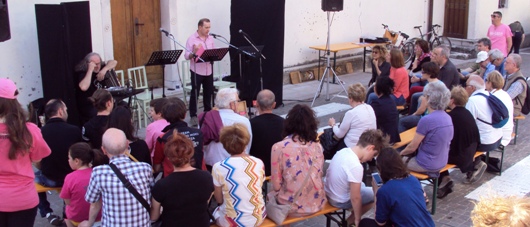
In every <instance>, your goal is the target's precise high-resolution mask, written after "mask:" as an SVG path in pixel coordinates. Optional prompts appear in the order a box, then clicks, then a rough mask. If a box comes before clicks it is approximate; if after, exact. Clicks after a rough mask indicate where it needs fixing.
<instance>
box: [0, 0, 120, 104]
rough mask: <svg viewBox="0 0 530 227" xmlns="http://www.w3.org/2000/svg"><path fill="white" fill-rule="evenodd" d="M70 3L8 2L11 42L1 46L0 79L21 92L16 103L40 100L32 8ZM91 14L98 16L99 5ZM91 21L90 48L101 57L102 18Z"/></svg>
mask: <svg viewBox="0 0 530 227" xmlns="http://www.w3.org/2000/svg"><path fill="white" fill-rule="evenodd" d="M72 1H75V0H9V1H8V7H9V8H8V10H9V23H10V27H11V39H10V40H8V41H5V42H0V53H1V54H0V77H6V78H9V79H11V80H13V81H14V82H15V83H16V84H17V87H18V89H19V91H20V95H19V96H18V100H19V102H21V103H22V104H23V105H26V104H28V103H29V102H31V101H33V100H35V99H37V98H41V97H42V96H43V94H42V83H41V82H42V80H41V71H40V60H39V45H38V39H37V24H36V20H35V4H59V3H61V2H72ZM90 12H91V13H92V14H95V15H98V14H101V4H100V3H99V2H97V1H90ZM91 19H92V20H91V23H92V36H93V37H92V46H93V48H94V50H95V51H100V52H101V53H103V51H102V50H103V49H104V48H103V38H102V22H101V17H100V16H92V17H91ZM98 37H99V38H98ZM111 41H112V39H111ZM111 50H112V48H111Z"/></svg>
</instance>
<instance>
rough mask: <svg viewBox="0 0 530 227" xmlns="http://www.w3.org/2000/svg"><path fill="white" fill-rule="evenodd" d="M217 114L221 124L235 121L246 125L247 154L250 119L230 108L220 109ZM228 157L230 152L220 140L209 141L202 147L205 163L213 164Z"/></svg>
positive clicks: (250, 143)
mask: <svg viewBox="0 0 530 227" xmlns="http://www.w3.org/2000/svg"><path fill="white" fill-rule="evenodd" d="M219 115H220V116H221V120H222V121H223V126H230V125H233V124H235V123H241V124H244V125H245V126H246V127H247V130H248V133H249V134H250V142H249V143H248V145H247V148H245V152H246V153H247V154H248V153H249V151H250V146H251V145H252V130H251V127H250V121H249V120H248V119H247V118H246V117H243V116H241V115H239V114H236V113H235V112H234V111H233V110H231V109H220V110H219ZM228 157H230V154H228V152H227V151H226V150H225V148H224V147H223V144H221V142H218V143H217V142H213V141H212V142H211V143H210V144H208V145H207V146H205V148H204V162H205V163H206V165H210V166H213V165H214V164H215V163H216V162H219V161H222V160H224V159H226V158H228Z"/></svg>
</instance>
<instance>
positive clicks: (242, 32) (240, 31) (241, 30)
mask: <svg viewBox="0 0 530 227" xmlns="http://www.w3.org/2000/svg"><path fill="white" fill-rule="evenodd" d="M239 33H241V34H243V35H244V36H246V37H250V36H249V35H248V34H247V33H246V32H244V31H243V29H239Z"/></svg>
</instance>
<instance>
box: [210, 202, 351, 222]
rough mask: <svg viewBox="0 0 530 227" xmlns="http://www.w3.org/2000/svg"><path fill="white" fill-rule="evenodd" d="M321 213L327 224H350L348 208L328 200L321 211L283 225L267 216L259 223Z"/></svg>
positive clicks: (310, 216)
mask: <svg viewBox="0 0 530 227" xmlns="http://www.w3.org/2000/svg"><path fill="white" fill-rule="evenodd" d="M320 215H325V216H326V226H327V227H329V226H331V221H333V222H335V223H336V224H337V225H338V226H343V227H346V226H348V224H347V221H346V210H343V209H340V208H337V207H334V206H331V205H330V204H329V203H328V202H326V204H325V205H324V207H322V210H320V211H319V212H316V213H314V214H311V215H308V216H304V217H287V218H286V219H285V221H283V223H282V224H281V225H276V223H274V221H272V220H271V219H268V218H265V220H263V223H261V225H259V226H260V227H272V226H282V225H288V224H292V223H296V222H300V221H303V220H307V219H310V218H314V217H318V216H320ZM333 215H337V217H333ZM217 226H218V225H216V224H211V225H210V227H217Z"/></svg>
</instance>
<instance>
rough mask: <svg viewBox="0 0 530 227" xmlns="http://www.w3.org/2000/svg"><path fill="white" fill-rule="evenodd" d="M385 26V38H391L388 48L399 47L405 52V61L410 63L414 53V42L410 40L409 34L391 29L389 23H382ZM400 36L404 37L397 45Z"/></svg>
mask: <svg viewBox="0 0 530 227" xmlns="http://www.w3.org/2000/svg"><path fill="white" fill-rule="evenodd" d="M382 25H383V28H384V29H385V34H384V35H383V37H384V38H387V39H388V40H389V43H388V44H387V48H388V49H392V48H398V49H400V50H401V52H402V53H403V59H405V63H408V62H409V61H410V60H411V59H412V56H413V55H414V42H413V41H411V40H409V37H410V36H409V35H407V34H405V33H403V32H401V31H399V32H395V31H391V30H390V29H388V25H386V24H382ZM399 36H401V37H402V39H401V41H400V42H399V44H398V45H397V46H396V43H397V41H398V38H399Z"/></svg>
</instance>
